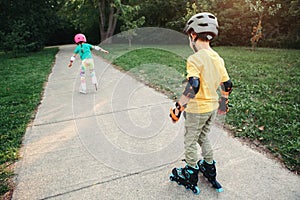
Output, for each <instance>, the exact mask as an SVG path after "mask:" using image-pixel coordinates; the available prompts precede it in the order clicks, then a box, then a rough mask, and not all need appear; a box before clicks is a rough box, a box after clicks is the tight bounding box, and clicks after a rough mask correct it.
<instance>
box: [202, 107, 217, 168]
mask: <svg viewBox="0 0 300 200" xmlns="http://www.w3.org/2000/svg"><path fill="white" fill-rule="evenodd" d="M215 118H216V111H213V112H210V113H207V114H205V117H204V118H203V121H201V122H200V123H201V124H202V129H201V130H200V132H201V133H200V135H199V138H198V144H199V145H200V147H201V149H202V156H203V158H204V160H205V161H207V162H208V163H212V162H213V149H212V147H211V144H210V141H209V139H208V134H209V132H210V129H211V126H212V124H213V121H214V119H215Z"/></svg>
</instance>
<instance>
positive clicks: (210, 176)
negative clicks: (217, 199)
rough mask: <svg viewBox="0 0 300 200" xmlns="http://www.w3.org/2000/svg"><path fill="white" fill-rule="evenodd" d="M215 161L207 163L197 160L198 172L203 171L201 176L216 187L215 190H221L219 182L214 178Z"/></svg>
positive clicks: (215, 172) (215, 174) (215, 173)
mask: <svg viewBox="0 0 300 200" xmlns="http://www.w3.org/2000/svg"><path fill="white" fill-rule="evenodd" d="M215 164H216V162H215V161H213V163H212V164H208V163H207V162H206V161H205V160H199V161H198V163H197V165H198V167H199V170H200V172H202V173H203V176H204V177H205V178H207V180H208V181H209V182H210V183H211V184H212V186H213V187H214V188H216V190H217V192H223V191H224V190H223V188H222V186H221V184H220V183H219V182H218V181H217V180H216V176H217V171H216V166H215Z"/></svg>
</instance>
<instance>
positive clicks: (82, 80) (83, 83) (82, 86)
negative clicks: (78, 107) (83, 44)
mask: <svg viewBox="0 0 300 200" xmlns="http://www.w3.org/2000/svg"><path fill="white" fill-rule="evenodd" d="M85 72H86V66H85V63H84V60H83V61H82V65H81V68H80V92H81V93H84V94H85V93H86V81H85Z"/></svg>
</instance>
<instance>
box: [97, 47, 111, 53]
mask: <svg viewBox="0 0 300 200" xmlns="http://www.w3.org/2000/svg"><path fill="white" fill-rule="evenodd" d="M93 48H94V49H95V50H96V51H99V50H100V51H101V52H103V53H106V54H107V53H109V52H108V51H106V50H104V49H102V48H101V47H99V46H93Z"/></svg>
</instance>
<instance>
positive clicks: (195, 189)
mask: <svg viewBox="0 0 300 200" xmlns="http://www.w3.org/2000/svg"><path fill="white" fill-rule="evenodd" d="M192 191H193V193H194V194H197V195H198V194H200V189H199V187H198V186H195V188H194V189H193V190H192Z"/></svg>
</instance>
